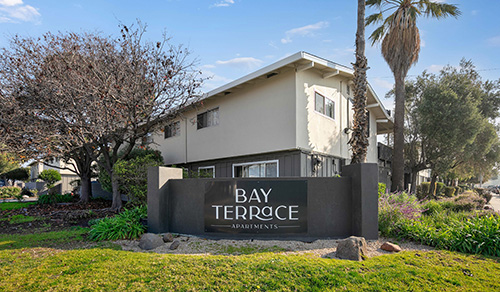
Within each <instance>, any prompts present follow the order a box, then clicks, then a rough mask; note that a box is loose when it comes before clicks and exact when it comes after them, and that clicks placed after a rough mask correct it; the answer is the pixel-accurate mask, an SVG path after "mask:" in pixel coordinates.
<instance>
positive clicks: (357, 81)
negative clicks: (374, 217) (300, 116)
mask: <svg viewBox="0 0 500 292" xmlns="http://www.w3.org/2000/svg"><path fill="white" fill-rule="evenodd" d="M353 66H354V121H353V133H352V136H351V139H350V140H349V145H351V150H352V157H351V163H363V162H366V152H367V149H368V133H367V128H368V121H367V114H366V71H367V70H368V61H367V60H366V57H365V0H358V27H357V31H356V63H354V64H353Z"/></svg>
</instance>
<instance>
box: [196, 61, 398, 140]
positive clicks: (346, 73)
mask: <svg viewBox="0 0 500 292" xmlns="http://www.w3.org/2000/svg"><path fill="white" fill-rule="evenodd" d="M285 67H294V68H295V69H296V70H297V72H299V71H303V70H308V69H311V68H314V69H317V70H319V71H320V72H321V73H322V76H323V78H325V79H326V78H330V77H333V76H337V75H339V76H342V77H345V78H347V79H352V78H353V77H354V70H353V69H351V68H349V67H346V66H343V65H340V64H337V63H334V62H332V61H329V60H327V59H323V58H320V57H318V56H315V55H312V54H309V53H306V52H298V53H295V54H293V55H291V56H288V57H286V58H284V59H282V60H280V61H278V62H275V63H273V64H271V65H268V66H266V67H264V68H261V69H259V70H257V71H255V72H253V73H250V74H248V75H246V76H243V77H241V78H239V79H236V80H234V81H232V82H229V83H227V84H225V85H223V86H221V87H218V88H216V89H214V90H212V91H210V92H208V93H206V94H204V95H203V97H202V100H203V99H207V98H212V97H216V96H223V95H227V94H229V93H231V92H232V91H234V90H236V89H239V88H241V87H243V86H245V84H247V83H253V82H254V81H256V80H258V79H263V78H266V77H267V76H268V75H269V74H273V73H279V71H280V70H281V69H283V68H285ZM367 108H369V109H371V111H372V112H373V113H374V114H375V117H376V119H377V133H378V134H385V133H391V132H392V131H393V128H394V122H393V120H392V118H391V117H390V116H389V114H388V112H387V110H386V109H385V108H384V105H383V104H382V102H381V101H380V99H379V98H378V96H377V94H376V93H375V91H374V90H373V88H372V87H371V86H370V84H368V94H367Z"/></svg>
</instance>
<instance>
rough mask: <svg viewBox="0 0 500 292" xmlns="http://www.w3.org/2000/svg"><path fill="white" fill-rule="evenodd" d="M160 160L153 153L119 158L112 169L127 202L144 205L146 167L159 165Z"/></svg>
mask: <svg viewBox="0 0 500 292" xmlns="http://www.w3.org/2000/svg"><path fill="white" fill-rule="evenodd" d="M161 164H162V162H159V161H158V158H157V157H155V156H154V155H153V154H148V155H145V156H138V157H136V158H133V159H130V160H119V161H118V162H117V163H115V165H114V166H113V171H114V173H115V175H116V176H117V179H118V182H119V184H120V191H121V192H123V193H125V194H126V195H128V198H129V201H128V204H131V205H136V206H137V205H146V204H147V194H148V168H149V167H151V166H160V165H161Z"/></svg>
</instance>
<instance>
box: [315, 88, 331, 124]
mask: <svg viewBox="0 0 500 292" xmlns="http://www.w3.org/2000/svg"><path fill="white" fill-rule="evenodd" d="M315 100H316V101H315V104H316V105H315V107H314V109H315V110H316V111H317V112H318V113H320V114H323V115H325V116H327V117H330V118H332V119H335V103H334V102H333V101H332V100H330V99H328V98H326V97H324V96H323V95H321V94H319V93H317V92H316V93H315Z"/></svg>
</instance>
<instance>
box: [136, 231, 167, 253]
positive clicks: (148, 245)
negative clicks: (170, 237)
mask: <svg viewBox="0 0 500 292" xmlns="http://www.w3.org/2000/svg"><path fill="white" fill-rule="evenodd" d="M161 245H163V240H162V239H161V238H160V237H159V236H158V235H156V234H154V233H144V234H143V235H142V237H141V240H140V241H139V247H140V248H142V249H144V250H151V249H155V248H157V247H159V246H161Z"/></svg>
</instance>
